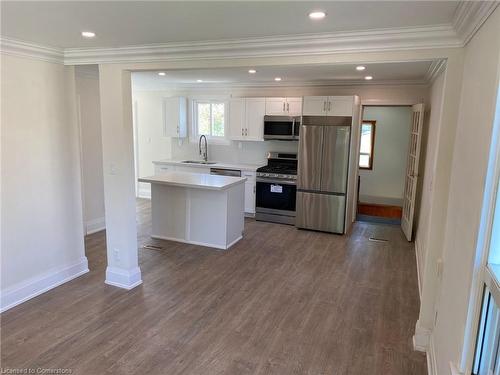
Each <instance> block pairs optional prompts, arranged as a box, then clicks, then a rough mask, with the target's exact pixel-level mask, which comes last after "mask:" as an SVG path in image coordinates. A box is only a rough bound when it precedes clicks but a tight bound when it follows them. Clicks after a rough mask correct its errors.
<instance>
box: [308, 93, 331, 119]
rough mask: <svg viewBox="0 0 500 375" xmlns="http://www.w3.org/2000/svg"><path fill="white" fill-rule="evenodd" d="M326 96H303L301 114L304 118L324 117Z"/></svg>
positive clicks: (326, 102)
mask: <svg viewBox="0 0 500 375" xmlns="http://www.w3.org/2000/svg"><path fill="white" fill-rule="evenodd" d="M327 104H328V96H304V102H303V104H302V114H303V115H304V116H324V115H326V110H327Z"/></svg>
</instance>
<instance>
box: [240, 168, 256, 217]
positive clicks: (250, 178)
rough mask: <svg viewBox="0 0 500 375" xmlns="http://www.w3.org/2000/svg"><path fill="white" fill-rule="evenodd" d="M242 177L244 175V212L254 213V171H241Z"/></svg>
mask: <svg viewBox="0 0 500 375" xmlns="http://www.w3.org/2000/svg"><path fill="white" fill-rule="evenodd" d="M241 176H242V177H246V179H247V180H246V181H245V213H246V214H249V215H252V216H253V215H255V189H256V182H255V172H246V171H242V173H241Z"/></svg>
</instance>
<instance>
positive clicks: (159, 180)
mask: <svg viewBox="0 0 500 375" xmlns="http://www.w3.org/2000/svg"><path fill="white" fill-rule="evenodd" d="M245 181H246V178H245V177H229V176H217V175H209V174H203V173H187V172H166V173H162V174H161V175H156V176H150V177H142V178H139V182H147V183H151V184H153V183H154V184H160V185H170V186H179V187H187V188H196V189H210V190H225V189H228V188H230V187H231V186H234V185H237V184H242V183H244V182H245Z"/></svg>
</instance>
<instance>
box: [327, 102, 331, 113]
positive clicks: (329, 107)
mask: <svg viewBox="0 0 500 375" xmlns="http://www.w3.org/2000/svg"><path fill="white" fill-rule="evenodd" d="M331 110H332V102H328V111H331Z"/></svg>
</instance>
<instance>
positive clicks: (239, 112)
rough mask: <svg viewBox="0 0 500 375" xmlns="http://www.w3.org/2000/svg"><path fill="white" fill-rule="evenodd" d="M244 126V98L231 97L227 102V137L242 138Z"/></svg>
mask: <svg viewBox="0 0 500 375" xmlns="http://www.w3.org/2000/svg"><path fill="white" fill-rule="evenodd" d="M244 128H245V99H243V98H237V99H231V101H230V102H229V138H230V139H235V140H241V139H243V138H244V137H243V129H244Z"/></svg>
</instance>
